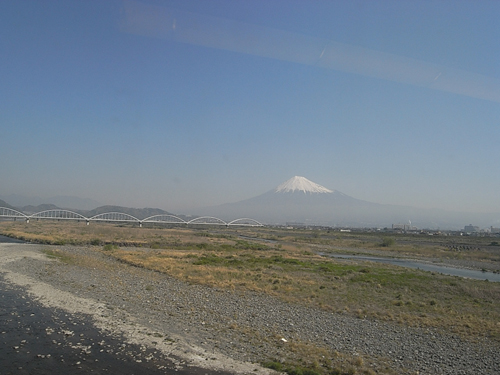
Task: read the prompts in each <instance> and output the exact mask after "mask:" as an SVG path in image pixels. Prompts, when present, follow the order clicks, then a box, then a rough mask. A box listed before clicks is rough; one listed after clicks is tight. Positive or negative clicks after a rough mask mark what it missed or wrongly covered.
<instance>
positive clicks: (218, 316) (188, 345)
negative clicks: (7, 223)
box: [0, 244, 500, 374]
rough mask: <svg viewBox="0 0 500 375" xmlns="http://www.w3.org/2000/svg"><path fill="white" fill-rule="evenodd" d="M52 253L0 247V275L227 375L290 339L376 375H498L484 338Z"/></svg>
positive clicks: (492, 349)
mask: <svg viewBox="0 0 500 375" xmlns="http://www.w3.org/2000/svg"><path fill="white" fill-rule="evenodd" d="M47 248H50V247H49V246H41V245H20V244H0V256H1V259H2V261H0V273H2V274H5V275H6V276H7V279H8V280H10V282H12V283H15V282H16V280H20V278H21V276H24V277H28V278H29V280H30V281H29V282H19V283H18V284H19V285H21V284H22V285H21V286H23V285H24V287H26V288H31V289H33V288H35V286H36V285H37V284H43V285H48V286H50V288H52V289H53V291H52V292H53V293H48V292H36V291H33V290H31V292H32V293H35V294H38V298H40V299H41V300H45V301H47V304H48V305H50V303H51V301H52V302H53V300H55V299H56V297H55V295H66V293H67V294H68V295H71V296H74V298H76V301H77V302H75V306H76V307H74V308H73V309H78V308H79V307H78V306H80V305H87V306H88V308H87V309H86V310H85V311H83V312H84V313H88V314H90V315H92V316H94V317H99V319H101V318H106V319H107V320H105V322H108V323H104V325H106V324H109V325H110V327H112V326H113V324H117V322H121V326H120V327H119V328H120V329H121V330H128V331H134V332H135V333H136V336H137V337H139V336H140V334H141V332H142V333H144V332H145V335H143V336H144V337H145V338H144V337H143V338H142V339H141V340H143V341H142V344H143V345H146V346H147V345H158V341H161V342H162V343H164V347H165V348H166V349H165V350H167V349H168V345H170V347H171V348H170V350H172V347H176V348H177V349H176V351H175V350H172V351H171V353H173V355H175V356H182V355H184V356H186V357H189V358H190V359H189V360H186V361H185V362H186V363H188V364H189V363H191V362H192V363H193V366H201V364H204V365H206V366H207V368H208V367H210V366H211V368H213V369H218V370H220V371H228V372H229V373H269V372H270V371H269V370H267V369H263V368H262V367H260V366H258V364H259V363H261V362H262V361H265V360H271V359H275V360H286V359H287V358H290V357H291V356H293V353H292V352H291V351H290V350H289V349H288V347H289V346H290V345H291V344H292V343H294V342H301V343H307V342H311V343H314V344H315V345H318V346H320V347H326V348H328V349H330V350H335V351H337V352H339V353H345V354H348V355H354V356H361V357H363V358H364V363H365V365H366V366H368V367H371V368H372V369H373V371H374V372H376V373H377V372H384V371H385V368H387V367H389V368H392V369H393V370H394V373H401V374H499V373H500V350H499V349H500V345H499V344H498V342H495V341H491V340H488V339H476V340H475V341H474V342H470V341H465V340H463V339H461V338H459V337H458V336H454V335H448V334H442V333H439V332H438V331H436V330H433V329H418V328H408V327H404V326H401V325H398V324H393V323H387V322H380V321H370V320H364V319H358V318H355V317H353V316H350V315H343V314H338V313H328V312H325V311H320V310H317V309H313V308H308V307H304V306H297V305H292V304H287V303H283V302H281V301H279V300H277V299H275V298H273V297H270V296H267V295H263V294H258V293H251V292H247V293H241V292H231V291H224V290H219V289H214V288H210V287H205V286H199V285H191V284H189V283H185V282H182V281H179V280H176V279H174V278H171V277H169V276H167V275H164V274H161V273H158V272H153V271H149V270H145V269H141V268H137V267H132V266H129V265H125V264H122V263H120V262H117V261H116V260H113V259H111V258H110V257H108V256H106V255H105V254H102V253H100V252H96V251H94V250H92V248H86V247H72V246H58V247H57V248H58V249H61V250H64V251H66V252H69V253H73V254H76V255H83V256H86V257H88V258H90V259H96V260H98V262H96V264H97V263H99V264H102V265H104V266H105V267H95V268H87V267H78V266H73V265H70V264H66V263H63V262H60V261H56V260H48V259H47V258H46V257H45V255H44V254H42V253H41V252H40V251H41V249H47ZM44 293H45V294H44ZM51 296H52V297H51ZM61 303H62V304H63V305H64V301H63V302H61ZM70 305H71V304H68V306H67V308H68V309H70V310H71V309H72V307H71V306H70ZM96 319H97V318H96ZM131 322H133V323H131ZM108 328H109V327H108ZM129 333H130V332H129ZM132 336H133V335H132ZM137 337H136V338H137ZM141 337H142V336H141ZM148 340H149V341H148ZM181 342H182V345H181ZM172 343H173V345H172ZM176 345H177V346H176ZM160 349H161V348H159V349H158V350H160ZM190 350H191V351H192V352H193V353H194V354H193V353H191V354H192V355H190V354H189V351H190ZM189 361H191V362H189ZM209 364H211V365H210V366H209ZM243 364H244V365H243Z"/></svg>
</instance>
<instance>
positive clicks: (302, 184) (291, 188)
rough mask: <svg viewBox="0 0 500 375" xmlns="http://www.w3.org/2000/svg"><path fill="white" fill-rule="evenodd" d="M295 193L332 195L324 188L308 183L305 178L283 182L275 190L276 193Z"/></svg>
mask: <svg viewBox="0 0 500 375" xmlns="http://www.w3.org/2000/svg"><path fill="white" fill-rule="evenodd" d="M295 191H302V192H304V194H305V193H333V191H332V190H330V189H327V188H326V187H324V186H321V185H318V184H316V183H314V182H312V181H309V180H308V179H307V178H305V177H301V176H295V177H292V178H291V179H289V180H288V181H285V182H284V183H282V184H281V185H280V186H278V187H277V188H276V190H275V192H276V193H292V192H295Z"/></svg>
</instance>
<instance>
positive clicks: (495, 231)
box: [490, 227, 500, 234]
mask: <svg viewBox="0 0 500 375" xmlns="http://www.w3.org/2000/svg"><path fill="white" fill-rule="evenodd" d="M490 232H491V233H495V234H500V228H495V227H491V230H490Z"/></svg>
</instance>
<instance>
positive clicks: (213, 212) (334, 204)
mask: <svg viewBox="0 0 500 375" xmlns="http://www.w3.org/2000/svg"><path fill="white" fill-rule="evenodd" d="M195 213H196V214H197V215H207V216H216V217H219V218H221V219H224V220H233V219H237V218H241V217H249V218H252V219H255V220H258V221H260V222H262V223H264V224H285V223H287V222H296V223H304V224H308V225H328V226H349V227H391V225H392V224H401V223H405V224H407V223H408V222H409V220H411V223H412V225H415V226H417V227H419V228H441V229H458V228H463V227H464V225H466V224H468V223H469V222H475V223H477V225H482V226H490V225H495V223H498V222H499V218H500V216H499V215H497V214H495V215H489V214H467V213H458V212H447V211H442V210H435V209H422V208H416V207H409V206H397V205H389V204H378V203H372V202H368V201H364V200H360V199H356V198H353V197H350V196H349V195H346V194H344V193H341V192H340V191H336V190H331V189H328V188H326V187H324V186H321V185H319V184H316V183H314V182H312V181H310V180H308V179H307V178H305V177H300V176H295V177H293V178H291V179H289V180H288V181H285V182H284V183H282V184H281V185H279V186H277V187H276V188H275V189H273V190H270V191H268V192H267V193H264V194H261V195H258V196H256V197H253V198H250V199H246V200H242V201H239V202H235V203H225V204H222V205H219V206H213V207H206V208H203V209H198V210H197V211H196V212H195Z"/></svg>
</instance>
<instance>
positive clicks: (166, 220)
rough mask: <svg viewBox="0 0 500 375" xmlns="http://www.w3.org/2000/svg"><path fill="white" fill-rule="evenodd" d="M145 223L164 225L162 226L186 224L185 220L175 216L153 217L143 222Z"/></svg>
mask: <svg viewBox="0 0 500 375" xmlns="http://www.w3.org/2000/svg"><path fill="white" fill-rule="evenodd" d="M142 222H143V223H162V224H186V223H187V222H186V221H185V220H182V219H181V218H180V217H177V216H175V215H166V214H163V215H153V216H150V217H148V218H146V219H144V220H143V221H142Z"/></svg>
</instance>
